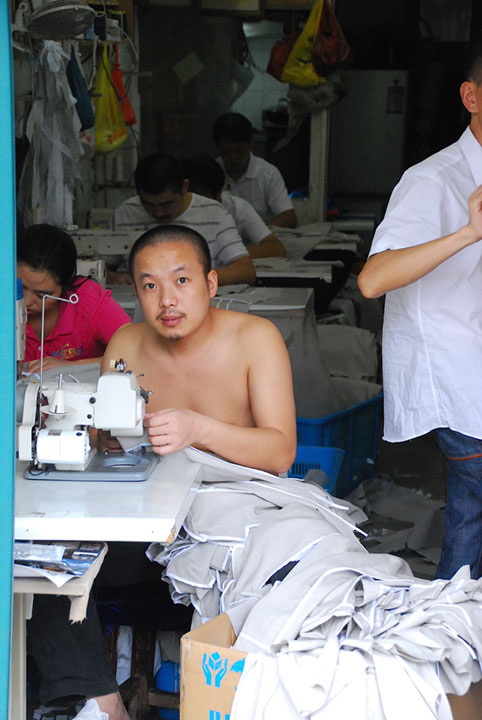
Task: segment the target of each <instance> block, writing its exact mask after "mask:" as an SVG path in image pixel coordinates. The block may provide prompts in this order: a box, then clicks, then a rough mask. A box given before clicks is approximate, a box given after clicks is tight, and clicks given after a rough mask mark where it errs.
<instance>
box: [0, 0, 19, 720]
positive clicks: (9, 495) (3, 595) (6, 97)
mask: <svg viewBox="0 0 482 720" xmlns="http://www.w3.org/2000/svg"><path fill="white" fill-rule="evenodd" d="M9 11H10V2H0V199H1V202H0V233H1V234H0V247H1V258H2V267H3V271H2V274H1V282H0V308H1V313H2V321H1V322H0V378H1V397H2V401H1V403H0V428H1V431H0V467H1V469H2V471H1V475H0V484H1V491H0V517H1V520H0V684H1V685H0V718H7V717H8V685H9V675H10V639H11V614H12V553H13V491H14V479H15V380H16V369H15V366H16V362H15V161H14V133H13V127H14V125H13V82H12V56H11V52H12V51H11V45H10V18H9Z"/></svg>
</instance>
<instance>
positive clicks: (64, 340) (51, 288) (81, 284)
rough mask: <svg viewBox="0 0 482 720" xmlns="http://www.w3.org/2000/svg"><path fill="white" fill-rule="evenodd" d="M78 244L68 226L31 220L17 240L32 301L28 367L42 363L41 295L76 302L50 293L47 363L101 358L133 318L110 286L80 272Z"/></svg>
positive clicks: (19, 271)
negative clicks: (29, 225)
mask: <svg viewBox="0 0 482 720" xmlns="http://www.w3.org/2000/svg"><path fill="white" fill-rule="evenodd" d="M76 265H77V250H76V247H75V244H74V241H73V240H72V238H71V237H70V235H68V234H67V233H66V232H64V231H63V230H59V228H56V227H53V226H52V225H46V224H45V225H32V226H31V227H29V228H27V229H26V230H24V231H23V232H22V233H21V234H20V236H19V239H18V243H17V277H19V278H20V279H21V280H22V284H23V293H24V298H25V304H26V306H27V316H28V324H27V342H26V351H25V362H27V363H28V364H27V368H26V369H27V370H28V371H29V372H37V371H38V370H39V368H40V338H41V325H42V298H43V297H44V295H52V296H54V297H62V298H68V297H70V295H72V294H73V293H75V294H76V295H77V296H78V298H79V301H78V303H76V304H75V305H73V304H71V303H65V302H59V301H58V300H54V299H53V298H50V297H49V298H46V299H45V301H44V302H45V313H44V323H45V325H44V369H48V368H51V367H55V366H58V365H71V364H76V363H87V362H100V361H101V359H102V356H103V354H104V350H105V347H106V345H107V343H108V342H109V340H110V338H111V337H112V335H113V334H114V333H115V331H116V330H118V329H119V328H120V327H122V325H125V324H126V323H128V322H130V318H129V316H128V315H127V313H126V312H124V310H123V309H122V308H121V307H120V305H118V304H117V303H116V302H115V300H113V298H112V295H111V292H110V290H103V289H102V287H101V286H100V285H99V284H98V283H96V282H94V281H93V280H90V279H89V278H84V277H79V276H77V271H76Z"/></svg>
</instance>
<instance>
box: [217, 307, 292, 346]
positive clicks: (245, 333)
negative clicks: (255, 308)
mask: <svg viewBox="0 0 482 720" xmlns="http://www.w3.org/2000/svg"><path fill="white" fill-rule="evenodd" d="M215 313H216V320H217V327H218V329H219V331H221V332H226V333H228V332H231V333H235V334H238V335H239V336H240V337H241V336H242V339H243V341H247V340H250V341H254V340H255V339H256V340H257V341H258V340H259V341H261V342H262V343H263V344H264V343H265V342H270V341H271V342H273V341H277V340H281V341H282V338H281V334H280V332H279V330H278V328H277V327H276V325H274V324H273V323H272V322H271V321H270V320H267V319H266V318H263V317H259V316H258V315H250V314H249V313H240V312H236V311H235V310H221V309H215ZM263 338H264V339H263Z"/></svg>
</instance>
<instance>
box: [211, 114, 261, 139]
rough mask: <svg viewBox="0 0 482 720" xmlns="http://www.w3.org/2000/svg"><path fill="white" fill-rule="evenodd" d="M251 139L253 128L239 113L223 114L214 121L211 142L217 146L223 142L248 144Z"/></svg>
mask: <svg viewBox="0 0 482 720" xmlns="http://www.w3.org/2000/svg"><path fill="white" fill-rule="evenodd" d="M252 137H253V126H252V125H251V123H250V121H249V120H248V118H247V117H245V116H244V115H241V113H225V114H224V115H221V116H220V117H218V119H217V120H215V121H214V125H213V140H214V142H215V143H216V145H219V144H220V143H222V142H223V140H225V141H228V142H236V143H240V142H243V143H245V142H246V143H249V142H251V139H252Z"/></svg>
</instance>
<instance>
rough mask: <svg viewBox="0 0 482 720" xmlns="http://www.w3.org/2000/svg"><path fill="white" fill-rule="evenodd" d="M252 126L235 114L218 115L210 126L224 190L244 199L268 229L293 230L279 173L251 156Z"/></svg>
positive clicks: (291, 211) (289, 203)
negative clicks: (287, 228) (222, 177)
mask: <svg viewBox="0 0 482 720" xmlns="http://www.w3.org/2000/svg"><path fill="white" fill-rule="evenodd" d="M252 138H253V126H252V125H251V123H250V121H249V120H248V118H246V117H244V115H240V114H239V113H226V114H225V115H221V116H220V117H218V119H217V120H216V121H215V123H214V125H213V139H214V142H215V143H216V147H217V150H218V153H219V157H218V158H217V160H218V162H219V164H220V165H221V167H222V168H223V170H224V172H225V174H226V185H225V189H226V190H230V191H231V192H232V193H233V195H236V196H238V197H241V198H244V199H245V200H247V201H248V202H249V203H251V205H252V206H253V207H254V209H255V210H256V212H257V213H258V214H259V215H260V216H261V217H262V219H263V220H264V221H265V222H266V223H267V224H268V225H277V226H278V227H291V228H293V227H296V223H297V220H296V213H295V210H294V207H293V202H292V200H291V198H290V196H289V195H288V191H287V190H286V186H285V183H284V180H283V178H282V177H281V173H280V171H279V170H278V168H276V167H275V166H274V165H272V164H271V163H269V162H267V161H266V160H263V159H262V158H259V157H256V156H255V155H253V153H252V152H251V141H252Z"/></svg>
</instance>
